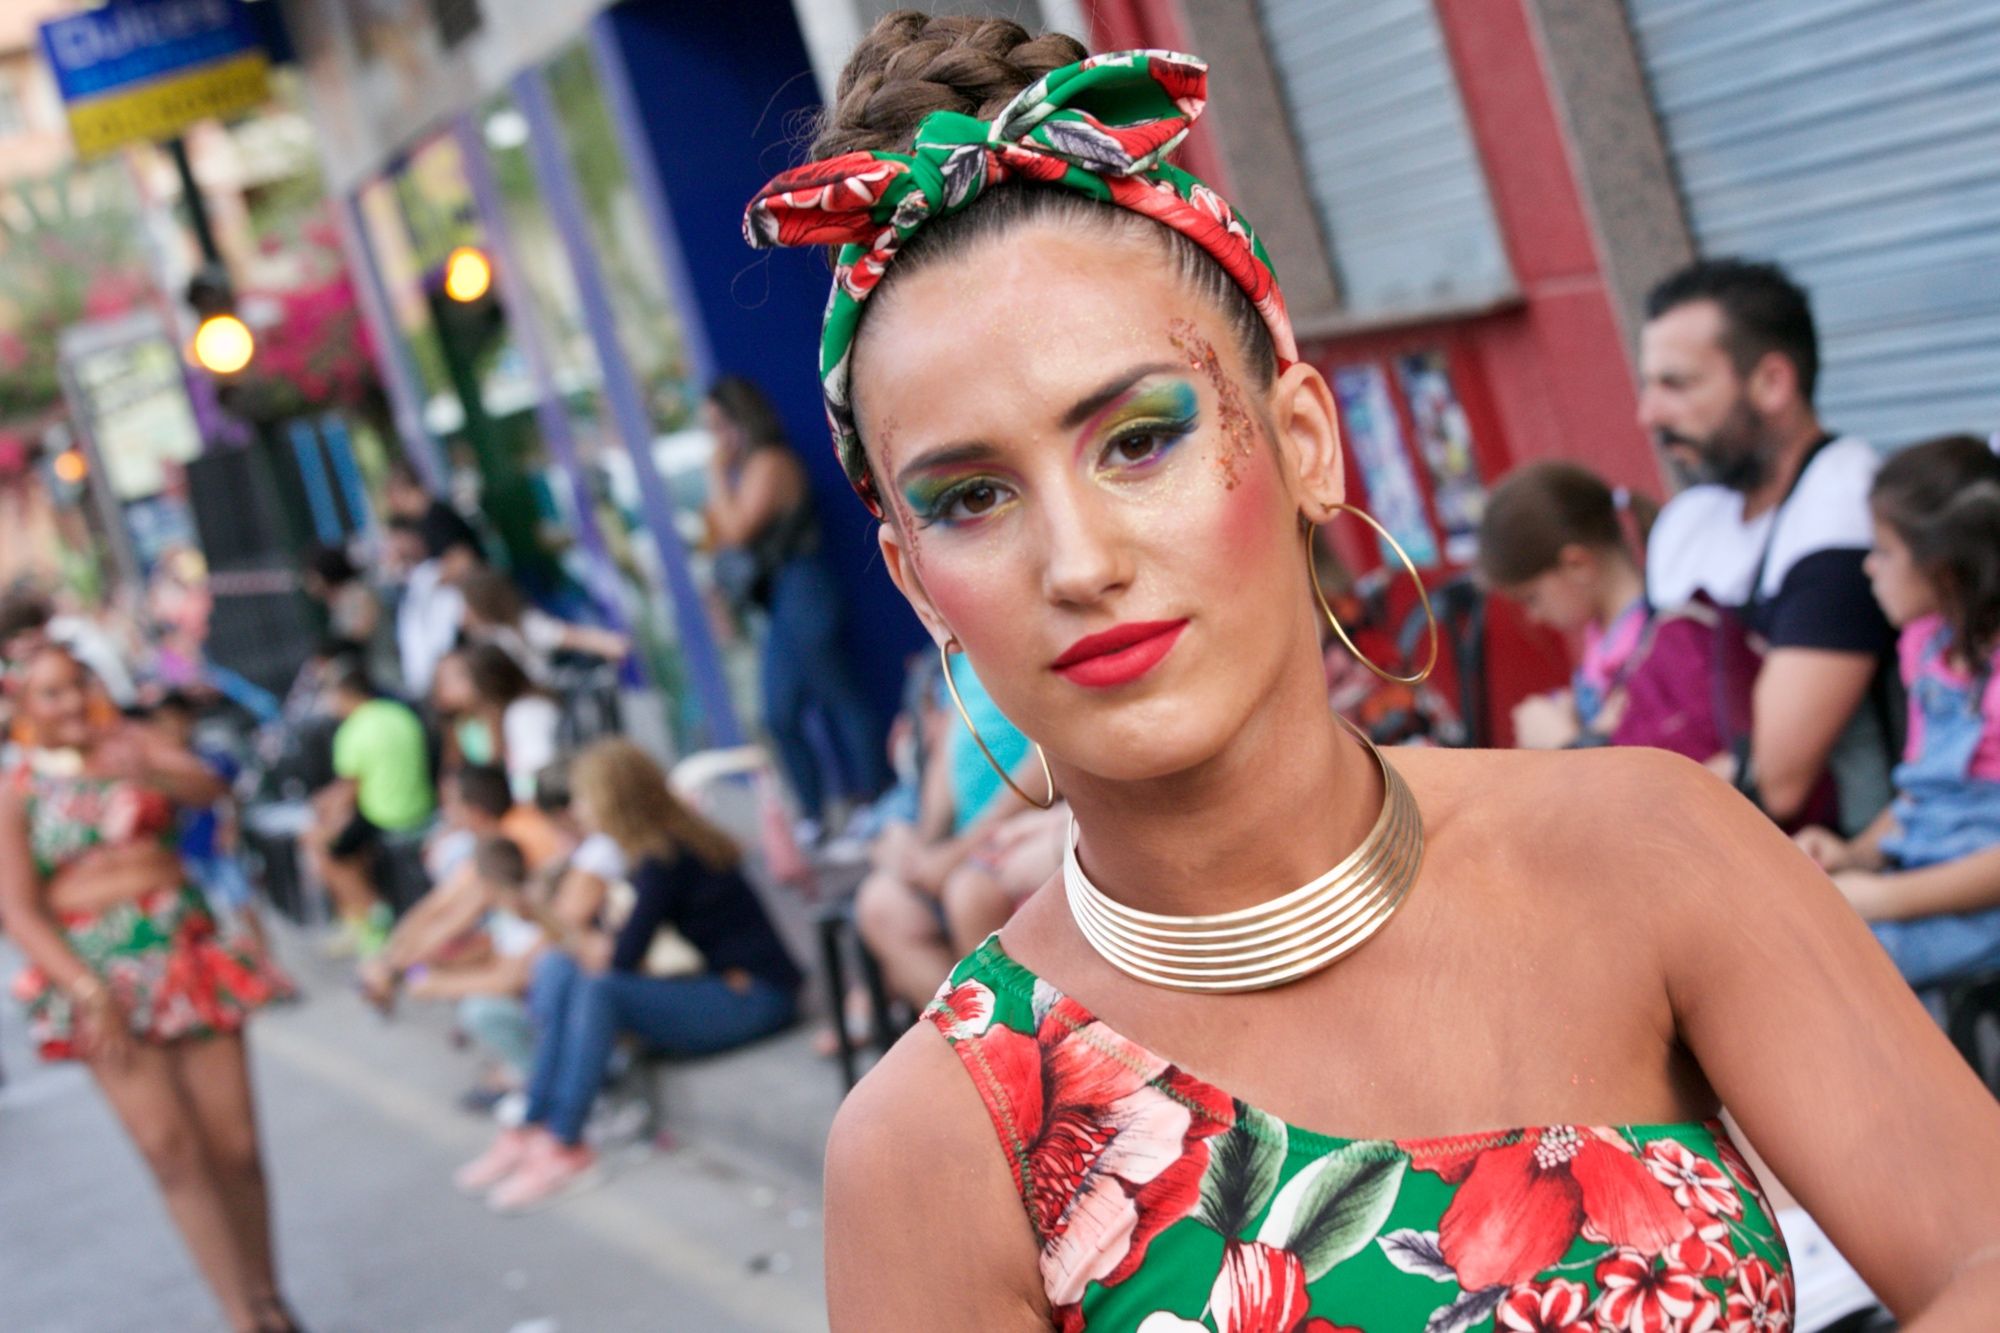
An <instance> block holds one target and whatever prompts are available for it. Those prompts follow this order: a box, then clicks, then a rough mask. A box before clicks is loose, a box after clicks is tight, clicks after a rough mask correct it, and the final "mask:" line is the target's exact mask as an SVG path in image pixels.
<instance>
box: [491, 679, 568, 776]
mask: <svg viewBox="0 0 2000 1333" xmlns="http://www.w3.org/2000/svg"><path fill="white" fill-rule="evenodd" d="M561 729H562V710H561V709H559V708H557V707H556V705H555V700H553V699H550V698H548V697H547V696H546V695H540V694H524V695H522V696H521V697H520V698H518V699H516V700H515V701H514V702H513V703H511V704H508V705H507V711H506V712H504V713H502V714H501V715H500V739H501V743H502V744H503V745H505V746H506V747H507V786H508V789H509V790H511V791H512V792H513V793H514V799H515V800H517V801H521V802H524V803H525V802H528V801H532V800H534V799H535V777H536V775H537V774H539V773H540V772H541V771H542V770H543V769H544V768H547V767H548V766H549V765H550V764H552V763H554V762H555V760H556V737H557V734H558V733H559V732H560V731H561Z"/></svg>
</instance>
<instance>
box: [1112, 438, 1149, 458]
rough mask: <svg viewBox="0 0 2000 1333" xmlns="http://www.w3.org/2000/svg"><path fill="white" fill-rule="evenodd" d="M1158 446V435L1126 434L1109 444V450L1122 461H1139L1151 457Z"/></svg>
mask: <svg viewBox="0 0 2000 1333" xmlns="http://www.w3.org/2000/svg"><path fill="white" fill-rule="evenodd" d="M1159 447H1160V437H1159V436H1157V435H1150V434H1142V435H1127V436H1125V437H1124V438H1122V439H1120V440H1118V441H1117V442H1116V443H1114V444H1113V445H1112V446H1111V452H1112V453H1113V454H1115V455H1117V457H1118V458H1119V459H1120V461H1122V462H1126V463H1139V462H1143V461H1145V460H1146V459H1147V458H1150V457H1152V455H1153V454H1154V453H1155V452H1156V451H1157V450H1158V449H1159Z"/></svg>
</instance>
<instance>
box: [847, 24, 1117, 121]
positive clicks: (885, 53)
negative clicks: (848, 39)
mask: <svg viewBox="0 0 2000 1333" xmlns="http://www.w3.org/2000/svg"><path fill="white" fill-rule="evenodd" d="M1087 54H1089V53H1088V52H1087V51H1086V50H1085V49H1084V47H1083V44H1082V43H1080V42H1078V41H1077V40H1076V39H1075V38H1073V37H1067V36H1064V35H1063V34H1062V33H1058V32H1051V33H1044V34H1043V35H1042V36H1040V37H1034V36H1030V35H1029V33H1028V30H1027V29H1026V28H1023V27H1022V26H1021V25H1020V24H1018V23H1013V22H1010V21H1008V20H1007V19H995V18H958V17H946V18H939V17H933V16H931V15H929V14H921V13H918V12H917V11H916V10H914V9H899V10H896V11H895V12H894V13H890V14H885V15H883V16H882V18H881V19H880V20H878V21H877V22H876V24H875V26H874V27H873V28H872V29H870V30H869V33H868V35H867V36H866V37H864V38H862V39H861V44H860V45H859V46H857V47H855V48H854V54H853V55H851V56H849V57H848V60H847V65H846V67H845V68H843V69H842V70H841V71H840V83H839V85H838V87H837V88H836V89H835V90H834V102H833V106H832V107H831V108H830V109H829V110H828V111H827V113H826V115H825V118H824V120H823V121H822V122H821V125H820V130H819V134H818V135H817V136H816V137H815V138H814V140H813V145H812V156H813V157H814V158H827V157H835V156H838V155H839V154H841V153H849V152H854V151H856V150H868V151H907V150H908V149H909V148H910V145H911V143H912V141H913V140H914V139H915V137H916V132H917V123H918V122H919V121H921V120H922V119H923V118H924V117H925V116H927V115H929V114H930V113H931V112H933V111H956V112H959V113H961V114H964V115H970V116H979V117H981V118H982V119H991V118H992V117H993V116H995V115H997V114H998V113H999V112H1000V110H1001V108H1003V107H1005V106H1006V105H1007V103H1008V102H1009V101H1010V100H1012V98H1013V97H1014V95H1015V94H1016V93H1018V92H1020V91H1021V90H1022V89H1023V88H1025V87H1027V86H1028V85H1029V84H1031V83H1033V82H1034V81H1035V80H1036V79H1039V78H1041V77H1042V76H1043V75H1045V74H1047V73H1048V72H1049V71H1050V70H1053V69H1060V68H1061V67H1062V66H1064V65H1068V64H1072V63H1074V62H1075V61H1078V60H1082V59H1083V58H1084V57H1085V56H1086V55H1087Z"/></svg>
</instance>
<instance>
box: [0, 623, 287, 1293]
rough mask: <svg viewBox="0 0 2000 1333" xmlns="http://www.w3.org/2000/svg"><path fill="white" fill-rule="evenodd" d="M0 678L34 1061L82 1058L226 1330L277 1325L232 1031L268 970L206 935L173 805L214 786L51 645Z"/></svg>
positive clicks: (203, 796) (209, 794)
mask: <svg viewBox="0 0 2000 1333" xmlns="http://www.w3.org/2000/svg"><path fill="white" fill-rule="evenodd" d="M6 682H7V684H6V688H7V691H8V694H9V695H10V697H11V700H12V702H13V704H14V710H15V715H16V717H17V718H19V719H20V721H21V723H22V733H23V734H22V750H23V754H24V757H23V759H22V761H21V763H20V765H19V767H17V768H16V769H15V770H14V771H13V772H12V773H10V774H8V775H7V777H6V780H5V783H4V785H0V919H3V920H4V921H5V923H6V927H7V930H8V933H9V934H10V935H11V936H12V937H13V939H14V942H15V943H16V944H17V945H18V946H19V947H20V949H21V951H22V952H23V953H24V954H26V955H27V957H28V961H29V964H30V965H29V967H28V969H27V970H26V971H25V972H23V973H22V974H21V975H20V976H19V977H17V978H16V979H15V984H14V991H15V995H16V997H17V998H18V999H20V1000H21V1001H23V1002H24V1004H25V1005H26V1008H27V1012H28V1019H29V1026H30V1031H31V1033H32V1035H33V1037H34V1039H35V1042H36V1044H37V1046H38V1047H39V1048H40V1050H41V1054H42V1056H43V1058H45V1059H49V1060H69V1059H79V1060H82V1061H84V1062H85V1063H86V1064H87V1065H88V1066H89V1068H90V1072H91V1074H92V1076H93V1077H94V1078H95V1079H96V1080H97V1082H98V1085H99V1086H100V1087H101V1088H102V1089H103V1091H104V1094H105V1098H106V1100H107V1101H109V1102H110V1103H111V1106H112V1109H113V1110H114V1111H116V1112H117V1114H118V1116H119V1119H120V1120H121V1121H122V1122H123V1123H124V1125H125V1128H126V1131H127V1132H128V1133H129V1134H130V1135H131V1136H132V1139H133V1142H134V1144H135V1145H137V1147H138V1148H139V1149H140V1151H141V1153H142V1154H143V1155H144V1156H145V1157H146V1159H147V1163H148V1165H149V1166H151V1167H152V1169H153V1171H154V1173H155V1175H156V1177H157V1178H158V1180H159V1183H160V1187H161V1192H162V1194H163V1195H164V1197H165V1201H166V1204H167V1211H168V1213H169V1214H170V1215H171V1216H172V1218H173V1220H174V1223H175V1225H176V1227H178V1228H179V1230H180V1232H181V1236H182V1239H183V1240H185V1241H186V1242H187V1245H188V1248H189V1249H190V1251H192V1253H193V1255H194V1259H195V1263H196V1266H197V1267H198V1268H199V1269H200V1270H201V1274H202V1276H203V1277H204V1278H205V1279H206V1280H207V1282H208V1284H209V1286H210V1287H211V1288H212V1289H213V1290H214V1292H215V1295H216V1299H217V1300H218V1302H219V1303H220V1304H221V1305H222V1308H223V1311H224V1313H225V1314H226V1315H227V1316H228V1318H229V1321H230V1326H231V1327H232V1328H234V1329H237V1330H241V1331H243V1333H287V1331H288V1330H292V1329H294V1328H296V1325H295V1324H294V1322H293V1320H292V1317H291V1315H290V1314H289V1312H288V1311H287V1309H286V1306H285V1302H284V1299H283V1297H282V1296H281V1295H280V1294H279V1291H278V1282H277V1277H276V1272H275V1268H274V1264H273V1260H272V1252H271V1235H270V1217H269V1213H270V1206H269V1202H268V1199H267V1196H266V1192H265V1184H264V1168H263V1161H262V1154H261V1151H260V1149H259V1147H258V1143H257V1125H256V1112H255V1106H254V1102H253V1098H252V1095H251V1089H250V1076H249V1070H248V1068H247V1066H246V1064H245V1060H244V1050H243V1038H242V1029H243V1023H244V1020H245V1019H246V1018H247V1017H248V1016H249V1014H250V1012H251V1011H252V1010H254V1009H256V1008H257V1007H258V1006H259V1005H261V1004H263V1003H264V1002H265V1001H267V1000H269V999H270V998H271V997H272V995H273V994H274V991H275V990H276V988H278V987H279V986H281V985H283V982H282V980H281V979H280V978H279V977H278V975H277V974H276V973H275V972H274V971H273V970H272V969H271V968H270V967H269V966H268V965H267V964H266V963H265V961H264V959H263V958H262V957H261V955H259V954H258V953H257V952H256V949H255V945H254V941H252V940H251V939H250V938H249V937H247V936H244V937H232V938H228V939H225V938H223V937H222V936H221V935H220V934H219V933H218V931H217V929H216V922H215V917H214V916H213V915H212V914H211V912H210V911H209V907H208V903H207V901H206V900H205V899H204V898H203V897H202V894H201V891H200V890H199V889H198V888H196V887H195V886H194V885H193V883H192V882H191V881H190V879H189V878H188V875H187V873H186V868H185V867H184V866H183V865H182V864H181V861H180V856H179V853H178V851H177V850H176V846H177V841H178V838H177V832H178V830H177V825H176V822H175V817H174V815H175V807H176V806H177V805H181V804H188V805H206V804H209V803H211V802H213V801H215V800H216V799H217V798H218V797H219V796H220V795H221V791H220V785H221V784H220V782H219V780H218V779H216V778H215V777H214V775H213V774H212V773H211V772H210V771H209V769H208V768H207V767H206V766H205V765H204V764H202V763H201V761H200V760H198V759H197V758H195V757H194V756H193V755H191V754H189V753H187V752H186V751H184V750H181V749H178V748H175V747H173V746H171V745H169V744H167V743H166V742H165V741H164V740H163V739H162V738H160V737H159V736H157V735H155V734H154V733H152V732H151V731H150V730H148V729H146V728H142V727H136V726H130V725H127V724H124V723H122V722H116V721H108V720H106V719H105V718H104V717H103V715H102V710H101V709H100V708H99V707H97V703H98V700H97V697H96V695H97V689H96V686H95V683H94V680H93V679H92V678H91V676H90V674H89V672H88V671H87V670H86V669H85V668H84V667H83V666H81V665H80V664H79V663H78V662H77V661H76V659H75V658H74V657H72V656H71V655H70V654H69V652H68V650H66V649H64V648H61V647H58V646H56V645H53V644H47V643H43V644H38V645H35V646H33V647H31V648H29V649H27V650H26V651H25V652H22V653H21V654H20V655H19V656H18V657H17V659H16V660H15V661H14V662H13V664H12V665H11V666H10V667H9V668H8V671H7V676H6ZM112 716H113V717H115V716H116V715H115V714H113V715H112Z"/></svg>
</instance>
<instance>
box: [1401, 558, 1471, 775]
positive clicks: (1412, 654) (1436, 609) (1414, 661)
mask: <svg viewBox="0 0 2000 1333" xmlns="http://www.w3.org/2000/svg"><path fill="white" fill-rule="evenodd" d="M1429 593H1430V599H1431V612H1432V614H1433V615H1435V616H1436V617H1437V621H1438V640H1439V643H1438V655H1439V656H1440V657H1444V656H1446V655H1449V656H1450V658H1451V663H1452V668H1453V670H1454V671H1455V672H1456V674H1457V676H1458V715H1459V718H1460V720H1461V721H1462V722H1463V723H1464V726H1465V742H1464V743H1465V744H1466V745H1467V746H1470V747H1473V748H1475V749H1476V748H1478V747H1481V746H1484V745H1486V744H1488V742H1489V741H1490V739H1491V737H1492V734H1493V733H1492V730H1491V728H1490V727H1489V725H1488V719H1487V716H1486V713H1487V709H1486V594H1485V593H1484V592H1483V591H1481V590H1480V587H1479V584H1478V582H1477V581H1476V580H1474V579H1473V577H1472V576H1471V575H1470V574H1459V575H1456V576H1454V577H1452V578H1449V579H1446V580H1445V581H1444V582H1443V583H1440V584H1438V585H1437V586H1436V587H1435V588H1431V589H1429ZM1427 637H1428V636H1427V634H1426V633H1425V629H1424V608H1423V604H1422V603H1421V602H1419V603H1418V604H1417V605H1415V606H1413V607H1411V608H1410V611H1409V614H1408V615H1406V616H1404V617H1403V624H1402V628H1401V629H1400V630H1398V631H1397V634H1396V651H1397V653H1398V654H1399V655H1400V656H1401V657H1402V659H1403V661H1404V663H1406V664H1407V665H1406V668H1405V669H1406V670H1408V671H1414V670H1416V668H1417V666H1418V664H1419V663H1421V662H1422V660H1423V656H1422V655H1423V654H1426V653H1428V652H1429V651H1430V650H1429V647H1428V645H1427V644H1426V642H1425V640H1426V638H1427Z"/></svg>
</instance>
